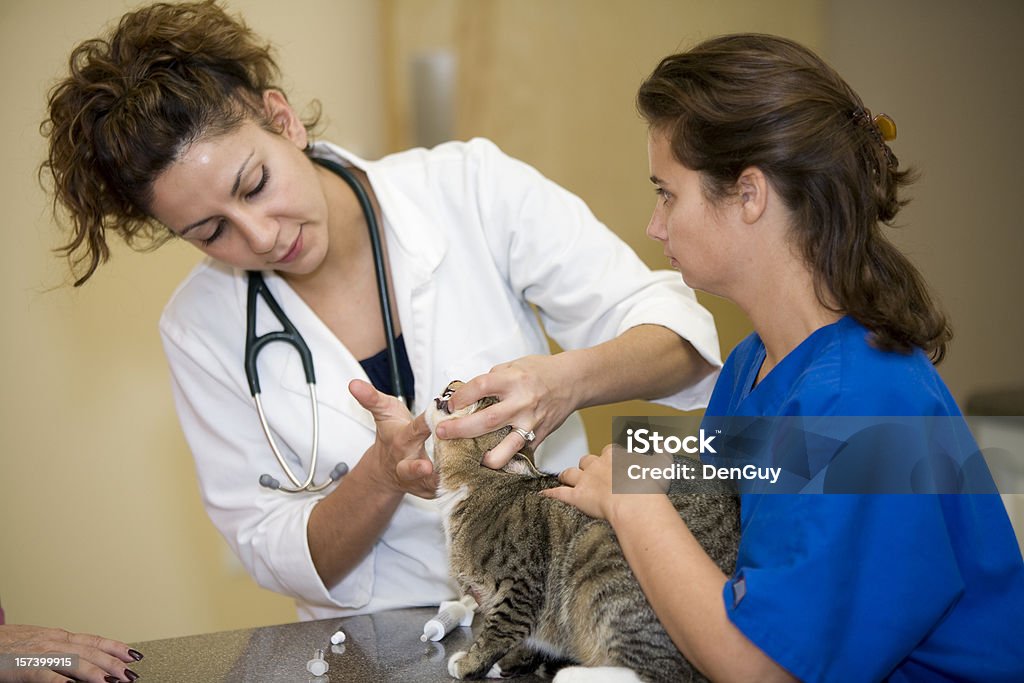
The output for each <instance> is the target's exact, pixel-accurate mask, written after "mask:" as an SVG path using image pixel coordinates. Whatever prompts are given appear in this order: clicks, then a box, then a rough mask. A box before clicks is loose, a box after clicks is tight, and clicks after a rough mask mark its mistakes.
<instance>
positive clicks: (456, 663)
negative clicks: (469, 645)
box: [448, 650, 502, 681]
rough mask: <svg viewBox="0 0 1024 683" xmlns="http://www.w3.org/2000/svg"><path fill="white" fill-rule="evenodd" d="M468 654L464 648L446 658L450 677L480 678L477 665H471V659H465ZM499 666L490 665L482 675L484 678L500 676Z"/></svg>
mask: <svg viewBox="0 0 1024 683" xmlns="http://www.w3.org/2000/svg"><path fill="white" fill-rule="evenodd" d="M467 654H469V653H468V652H466V651H465V650H463V651H462V652H456V653H455V654H453V655H452V656H451V657H449V658H448V675H449V676H451V677H452V678H457V679H459V680H460V681H461V680H462V679H464V678H480V672H479V671H478V668H479V667H476V666H474V665H473V661H472V659H470V660H468V661H467V660H466V655H467ZM501 677H502V676H501V667H500V666H498V665H497V664H494V665H493V666H491V668H490V670H489V671H488V672H487V673H486V674H485V675H484V678H501Z"/></svg>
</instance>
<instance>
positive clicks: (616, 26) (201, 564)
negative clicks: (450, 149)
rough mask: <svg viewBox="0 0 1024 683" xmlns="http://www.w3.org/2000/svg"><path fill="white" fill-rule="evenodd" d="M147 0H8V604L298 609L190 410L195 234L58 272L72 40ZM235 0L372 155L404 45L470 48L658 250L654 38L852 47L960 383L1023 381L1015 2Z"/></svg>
mask: <svg viewBox="0 0 1024 683" xmlns="http://www.w3.org/2000/svg"><path fill="white" fill-rule="evenodd" d="M132 5H133V3H127V2H122V1H118V0H89V2H78V1H76V0H62V1H57V0H46V1H44V2H36V1H35V0H7V1H6V2H3V3H0V65H2V66H0V69H2V73H3V81H2V82H3V83H4V85H5V86H6V94H7V95H8V97H7V99H6V106H5V107H4V108H3V109H2V111H0V121H2V124H3V125H2V126H0V131H2V133H0V134H2V135H3V136H4V140H3V142H4V152H5V154H4V161H5V163H4V164H3V166H2V167H0V192H2V197H3V205H4V208H5V215H4V218H5V221H6V224H7V228H6V230H7V235H8V241H7V243H6V249H4V250H3V254H2V256H0V259H2V267H0V278H3V282H2V284H3V286H2V289H0V297H2V301H3V310H4V311H5V312H6V313H7V315H8V316H9V320H8V324H7V325H6V326H5V333H4V335H3V342H2V344H3V345H4V351H5V353H4V354H3V361H0V362H2V373H0V380H2V382H3V389H2V391H3V396H4V402H3V406H2V407H0V411H2V412H0V434H2V435H3V437H4V439H5V444H4V449H3V455H2V456H0V463H2V466H0V484H2V485H3V492H2V493H0V600H2V602H3V605H4V607H5V608H6V610H7V612H8V617H9V619H12V620H16V621H28V622H36V623H51V624H60V625H64V626H66V627H68V628H71V629H74V630H88V631H94V632H102V633H104V634H107V635H110V636H113V637H117V638H122V639H126V640H131V641H139V640H146V639H151V638H160V637H166V636H173V635H178V634H184V633H197V632H205V631H214V630H221V629H226V628H234V627H241V626H250V625H257V624H266V623H274V622H280V621H287V620H291V619H293V618H294V612H293V610H292V607H291V604H290V602H289V601H288V600H286V599H284V598H281V597H278V596H275V595H272V594H270V593H268V592H266V591H263V590H261V589H259V588H257V587H255V585H254V584H253V583H252V582H251V581H250V580H249V579H248V578H247V577H246V576H245V575H244V574H241V573H239V571H238V569H237V566H235V565H234V564H233V562H232V561H231V559H230V558H229V557H228V555H227V552H226V546H225V544H224V543H223V541H222V540H221V539H220V537H219V536H218V535H217V533H216V532H215V531H214V529H213V528H212V526H211V525H210V523H209V521H208V520H207V518H206V516H205V513H204V512H203V510H202V506H201V504H200V502H199V499H198V493H197V489H196V485H195V477H194V472H193V469H192V463H191V458H190V456H189V454H188V451H187V448H186V446H185V444H184V441H183V439H182V437H181V434H180V431H179V429H178V426H177V422H176V419H175V416H174V413H173V407H172V405H171V399H170V395H169V390H168V378H167V372H166V369H165V366H164V361H163V358H162V353H161V350H160V346H159V338H158V335H157V331H156V321H157V318H158V316H159V312H160V309H161V307H162V306H163V304H164V302H165V300H166V298H167V297H168V295H169V294H170V292H171V291H172V289H173V288H174V286H175V285H176V283H177V282H178V281H179V280H180V278H181V277H182V276H183V275H184V273H185V272H187V270H188V269H189V268H190V267H191V265H192V264H193V263H194V262H195V260H196V254H195V253H194V252H193V251H190V250H189V248H187V247H185V246H183V245H174V244H172V245H168V246H167V247H165V248H164V249H162V250H161V251H160V252H157V253H155V254H148V255H137V254H132V253H129V252H127V251H126V250H125V249H123V248H118V249H116V250H115V253H114V259H113V261H112V262H111V263H110V264H108V265H107V266H106V267H104V268H103V269H101V271H100V272H99V274H98V275H97V276H96V277H95V278H94V279H93V281H91V282H90V283H89V284H88V285H87V286H86V287H85V288H83V289H81V290H75V291H73V290H71V289H70V288H68V287H64V286H60V285H62V284H63V283H64V281H65V272H64V270H63V264H62V263H61V262H60V261H58V260H57V259H55V258H53V256H52V255H51V254H50V253H49V250H50V249H51V248H52V247H53V246H55V245H56V244H57V242H58V235H57V233H56V230H55V228H54V226H53V225H52V222H51V220H50V218H49V215H48V211H47V205H46V199H45V197H44V195H43V194H42V192H41V190H40V189H39V188H38V185H37V183H36V181H35V176H34V173H35V168H36V166H37V164H38V162H39V161H40V160H41V158H42V156H43V153H44V145H43V141H42V140H41V139H40V137H39V136H38V133H37V126H38V122H39V121H40V119H41V118H42V110H43V98H44V93H45V91H46V88H47V86H48V85H49V83H51V82H52V79H53V78H54V76H55V75H56V74H58V73H59V72H60V70H61V69H62V67H63V64H64V60H65V59H66V55H67V52H68V51H69V48H70V46H71V45H72V44H73V43H75V42H76V41H78V40H81V39H83V38H86V37H89V36H92V35H93V34H95V33H96V31H97V30H98V29H99V28H100V27H101V26H102V25H104V24H105V23H106V22H107V21H109V20H110V19H112V18H114V17H116V16H118V15H119V14H120V13H121V12H122V11H124V10H125V9H126V8H128V7H131V6H132ZM968 5H970V8H969V7H968ZM230 6H231V7H232V8H234V9H237V10H239V11H242V12H244V14H245V15H246V16H247V17H248V19H249V21H250V23H251V24H252V25H253V26H254V27H255V28H256V29H257V30H260V31H261V32H263V33H264V34H265V35H267V36H268V37H269V38H271V39H272V40H273V41H274V42H275V43H276V44H277V45H278V47H279V53H280V55H281V65H282V67H283V70H284V72H285V81H284V85H285V87H286V88H287V89H288V90H289V92H290V95H291V99H292V101H293V102H294V103H296V104H297V105H300V106H301V105H302V104H303V103H305V102H306V101H308V100H309V99H310V98H311V97H313V96H316V97H319V98H320V99H321V100H322V101H323V105H324V112H325V114H326V117H327V120H328V121H329V123H330V124H331V125H330V127H329V128H328V131H327V133H326V134H325V136H324V137H326V138H329V139H333V140H335V141H337V142H340V143H342V144H344V145H347V146H349V147H351V148H353V149H354V150H355V151H357V152H359V153H362V154H364V155H367V156H370V157H373V156H377V155H379V154H381V153H383V152H385V151H388V150H391V149H397V148H400V147H403V146H405V145H407V144H408V143H409V142H410V140H411V138H410V137H409V135H408V133H407V132H406V131H407V130H408V128H407V127H408V125H409V121H408V116H407V111H408V97H407V95H406V93H407V92H408V86H409V84H408V80H407V63H408V59H409V58H410V57H411V56H414V55H415V54H416V53H417V52H418V51H421V50H425V49H434V48H438V47H441V48H448V49H452V50H454V51H455V52H456V54H457V55H458V57H459V58H460V69H461V71H460V79H461V80H460V84H461V88H460V93H459V104H460V108H459V119H458V121H457V129H456V133H457V135H458V136H460V137H467V136H470V135H486V136H489V137H492V138H494V139H495V140H497V141H498V142H499V144H501V145H502V146H503V147H504V148H505V149H506V150H507V151H509V152H510V153H512V154H514V155H516V156H519V157H521V158H523V159H525V160H527V161H528V162H530V163H532V164H534V165H535V166H537V167H538V168H539V169H540V170H541V171H543V172H544V173H546V174H547V175H548V176H550V177H551V178H553V179H554V180H556V181H558V182H560V183H562V184H563V185H565V186H566V187H568V188H570V189H571V190H573V191H575V192H576V193H578V194H579V195H581V196H582V197H583V198H584V199H585V200H586V201H587V202H588V203H589V204H590V205H591V206H592V208H593V209H594V211H595V213H596V214H597V215H598V216H599V217H600V218H602V219H603V220H604V221H605V222H606V223H608V224H609V225H610V226H611V227H613V228H614V229H616V230H618V231H619V232H620V233H621V234H622V235H623V236H624V237H625V238H626V239H627V241H629V242H630V243H631V244H633V245H634V246H635V247H636V248H637V250H638V251H640V253H641V254H642V255H643V256H644V258H645V259H646V260H647V261H648V263H650V264H651V265H654V266H657V267H661V266H662V265H663V261H662V258H661V254H660V250H658V249H657V247H656V246H654V245H653V243H650V242H649V241H647V240H646V238H644V237H643V229H644V227H645V225H646V221H647V217H648V214H649V211H650V209H651V207H652V204H653V194H652V192H651V189H650V186H649V183H648V182H647V180H646V178H647V175H648V173H647V161H646V152H645V130H644V127H643V124H642V123H641V122H640V120H639V119H638V118H637V116H636V114H635V112H634V108H633V93H634V91H635V88H636V86H637V85H638V83H639V82H640V80H641V79H642V78H643V77H644V76H645V75H646V74H647V73H648V72H649V71H650V70H651V68H653V66H654V64H655V63H656V61H657V60H658V58H660V57H661V56H663V55H664V54H667V53H669V52H672V51H675V50H678V49H682V48H685V47H686V46H687V45H690V44H692V43H693V42H694V41H696V40H698V39H700V38H702V37H705V36H709V35H713V34H717V33H722V32H728V31H739V30H757V31H767V32H774V33H781V34H783V35H788V36H791V37H794V38H797V39H798V40H802V41H804V42H806V43H807V44H809V45H810V46H812V47H814V48H817V49H819V50H821V51H823V52H824V53H825V54H826V55H829V56H831V57H833V59H834V60H835V61H836V63H837V64H838V65H839V66H840V68H841V70H843V72H844V73H846V74H847V76H848V77H849V80H850V81H851V82H852V83H853V85H854V86H855V87H857V88H858V89H860V90H861V92H862V93H863V94H864V96H865V99H866V100H867V101H868V103H869V106H872V107H875V108H876V109H885V110H887V111H889V112H890V113H892V114H893V115H894V117H895V118H896V120H897V122H898V123H899V125H900V139H899V140H898V142H897V145H896V152H897V154H899V155H900V157H901V159H904V160H905V161H909V162H914V163H916V164H918V165H919V166H921V167H922V168H923V169H924V170H925V174H926V175H925V179H924V180H923V181H922V184H921V186H920V189H919V190H918V192H916V197H917V201H916V202H915V204H914V205H913V206H912V207H911V208H910V209H908V210H907V214H906V219H905V222H906V223H908V227H907V228H906V229H905V230H904V231H903V233H902V234H901V236H900V239H901V240H906V241H905V242H901V243H903V244H905V245H906V246H908V248H910V249H911V251H912V252H913V256H914V258H915V260H916V261H917V262H918V263H919V264H920V265H921V267H922V269H923V270H924V271H925V273H926V274H927V275H928V277H929V278H930V279H932V280H933V281H934V282H936V284H937V287H938V288H939V291H940V294H941V295H942V297H943V299H944V301H945V302H946V303H947V305H949V307H950V308H951V310H952V312H953V314H954V321H955V322H958V323H959V328H958V331H959V337H958V340H957V345H956V346H955V347H954V351H953V355H952V357H951V358H950V360H949V362H948V364H947V365H945V366H943V367H944V369H943V372H944V373H946V377H947V379H948V380H949V381H950V383H951V385H952V386H953V388H954V391H955V393H957V396H958V398H963V397H964V396H965V395H966V394H967V393H969V392H970V391H973V390H974V389H975V388H983V387H987V386H995V385H997V384H1000V383H1002V382H1005V381H1011V380H1014V381H1018V382H1020V380H1021V364H1020V363H1019V362H1015V361H1011V362H1007V361H1006V360H1005V359H1014V358H1016V356H1015V355H1014V351H1016V349H1018V348H1020V347H1021V346H1022V343H1021V342H1022V341H1024V340H1022V339H1021V331H1020V325H1021V316H1020V315H1019V313H1018V312H1017V308H1018V307H1017V306H1016V305H1015V303H1016V302H1015V301H1013V295H1014V294H1016V293H1018V292H1020V291H1021V287H1020V277H1019V275H1017V273H1019V267H1018V266H1017V263H1019V261H1020V256H1021V254H1022V249H1021V243H1020V239H1021V237H1020V232H1019V231H1014V230H1013V228H1014V227H1015V226H1014V224H1013V216H1012V212H1013V211H1014V208H1013V207H1014V199H1015V197H1016V195H1017V193H1015V192H1014V190H1013V189H1012V188H1010V187H1008V184H1009V182H1011V180H1012V179H1013V178H1014V174H1013V171H1012V169H1011V168H1010V161H1011V160H1012V159H1014V158H1015V155H1014V154H1013V153H1014V152H1016V156H1019V152H1020V151H1021V145H1020V136H1021V132H1020V129H1019V127H1018V126H1017V123H1016V121H1017V120H1018V119H1019V118H1020V113H1021V103H1020V86H1019V85H1018V84H1017V83H1016V81H1013V80H1012V79H1004V78H1000V75H1001V74H1004V73H1007V72H1009V73H1014V72H1015V71H1017V70H1019V67H1020V66H1021V61H1022V60H1021V52H1020V48H1011V47H1009V46H1010V45H1013V44H1015V43H1014V41H1012V40H1009V38H1011V37H1015V35H1016V34H1017V33H1019V31H1020V28H1021V27H1022V26H1021V24H1022V22H1021V17H1020V10H1019V9H1018V7H1019V5H1018V3H1015V2H1005V3H996V2H991V3H980V4H975V3H954V2H949V1H947V2H944V3H938V4H936V3H931V2H928V3H925V2H923V0H918V1H917V2H910V3H897V4H896V6H894V4H893V3H886V4H885V5H884V8H883V5H882V3H880V2H877V1H876V0H868V1H867V2H861V3H846V2H841V1H840V0H829V1H826V0H794V1H790V2H785V3H763V2H758V1H757V0H749V1H744V2H740V1H739V0H731V1H723V0H719V1H717V2H713V3H712V2H705V1H703V0H688V1H681V0H664V1H655V0H645V1H640V2H633V1H630V2H626V1H623V2H609V1H603V0H562V1H559V2H547V1H541V0H519V1H517V0H463V1H456V0H430V1H427V0H383V1H382V2H380V3H377V2H373V0H348V1H346V2H338V1H336V0H297V1H296V2H293V3H289V4H287V5H285V6H284V7H283V9H282V5H281V3H279V2H276V1H274V0H234V1H233V2H230ZM977 7H981V8H982V9H981V10H977V9H971V8H977ZM933 8H935V9H933ZM880 16H887V17H889V19H888V22H880V21H879V17H880ZM1004 37H1005V38H1006V40H1005V41H1003V38H1004ZM382 54H387V55H389V56H388V57H387V59H385V60H383V61H382V59H381V55H382ZM1008 63H1009V64H1011V65H1013V66H1012V67H1010V66H1008ZM385 64H387V65H389V67H388V68H385V66H384V65H385ZM894 65H895V66H894ZM385 103H386V106H385ZM705 302H706V303H707V305H708V306H709V307H710V308H711V309H712V310H713V312H714V313H715V315H716V317H717V318H718V320H719V325H720V328H721V329H722V342H723V350H724V351H728V350H729V349H730V348H731V347H732V345H733V344H734V343H735V342H736V341H737V340H738V339H739V338H740V337H741V336H742V335H743V334H745V333H746V332H747V330H748V329H749V327H748V324H747V322H746V321H745V320H744V319H743V318H742V316H741V315H740V314H738V312H737V311H736V310H735V309H734V308H733V307H732V306H730V305H728V304H726V303H725V302H722V301H720V300H714V299H711V298H706V299H705ZM965 321H970V322H969V323H967V324H966V325H965ZM993 329H996V330H997V331H998V333H997V334H992V333H991V330H993ZM647 410H649V408H647V407H646V406H643V405H635V406H628V407H621V406H620V407H617V408H614V409H610V410H606V411H588V415H587V418H588V423H589V427H590V434H591V439H592V442H593V443H595V444H599V443H601V442H602V441H603V440H605V438H606V434H607V425H608V418H609V417H610V416H611V415H612V414H615V413H619V414H622V413H624V412H633V411H647ZM241 485H253V486H255V483H243V484H241Z"/></svg>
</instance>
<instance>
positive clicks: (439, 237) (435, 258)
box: [313, 142, 448, 289]
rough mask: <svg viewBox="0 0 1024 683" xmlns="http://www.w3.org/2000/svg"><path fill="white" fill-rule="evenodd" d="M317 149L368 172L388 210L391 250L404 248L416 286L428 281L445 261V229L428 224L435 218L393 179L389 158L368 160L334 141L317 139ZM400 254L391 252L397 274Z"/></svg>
mask: <svg viewBox="0 0 1024 683" xmlns="http://www.w3.org/2000/svg"><path fill="white" fill-rule="evenodd" d="M313 149H314V155H315V156H318V157H323V158H328V159H331V160H333V161H336V162H338V163H341V164H344V165H347V166H354V167H355V168H358V169H360V170H362V171H363V172H365V173H366V175H367V177H368V178H369V180H370V185H371V186H372V187H373V193H374V195H375V196H376V197H377V203H378V204H379V205H380V207H381V212H382V213H383V214H384V221H383V223H384V224H383V225H382V226H381V229H382V230H384V231H385V232H386V234H387V240H388V248H389V250H393V249H394V248H395V247H396V246H397V247H398V248H399V249H401V250H402V251H403V252H404V254H403V256H404V258H402V259H401V261H402V262H403V263H402V266H403V268H408V269H411V270H409V271H406V272H404V275H407V276H411V282H410V283H409V284H410V285H411V286H412V288H413V289H416V288H418V287H420V286H422V285H423V284H426V283H427V282H428V281H429V280H430V278H431V276H432V275H433V273H434V271H435V270H437V267H438V266H439V265H440V264H441V261H442V259H443V258H444V255H445V253H446V252H447V250H448V243H447V241H446V240H445V238H444V233H443V232H442V231H441V230H435V229H426V228H425V224H428V223H430V222H433V218H432V217H431V216H428V215H426V214H424V213H423V212H422V211H421V210H420V208H419V207H418V206H417V205H415V204H414V203H413V202H411V201H410V200H409V199H408V198H407V197H406V195H405V194H403V193H402V192H401V191H399V190H398V188H396V187H395V186H394V185H393V184H392V183H391V182H390V180H389V179H388V175H387V170H386V164H387V162H386V161H366V160H365V159H362V158H360V157H358V156H356V155H355V154H353V153H352V152H350V151H348V150H346V149H343V148H341V147H338V146H337V145H335V144H332V143H330V142H317V143H315V144H314V145H313ZM396 256H397V255H396V254H394V253H392V254H391V255H390V259H391V262H392V277H395V276H396V274H395V272H394V271H395V266H396V265H397V261H398V259H396ZM396 286H397V283H396Z"/></svg>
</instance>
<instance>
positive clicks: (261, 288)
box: [245, 157, 407, 493]
mask: <svg viewBox="0 0 1024 683" xmlns="http://www.w3.org/2000/svg"><path fill="white" fill-rule="evenodd" d="M310 158H311V159H312V160H313V161H314V162H315V163H318V164H320V165H321V166H323V167H324V168H326V169H328V170H330V171H332V172H334V173H335V174H337V175H338V176H340V177H341V178H342V180H344V181H345V182H346V183H348V185H349V187H351V188H352V191H353V192H355V194H356V198H357V199H358V200H359V206H360V208H361V209H362V210H363V215H364V216H365V218H366V226H367V228H368V229H369V231H370V245H371V248H372V250H373V265H374V268H375V270H376V272H377V292H378V294H379V296H380V310H381V315H382V317H383V319H384V337H385V340H386V343H387V357H388V369H389V370H390V372H391V386H392V387H394V390H395V394H396V396H398V398H399V399H401V400H402V402H403V403H407V400H406V397H405V390H404V388H403V387H402V378H401V376H400V375H399V373H398V353H397V351H396V350H395V335H394V323H393V321H392V319H391V294H390V292H389V291H388V282H387V277H386V274H385V272H384V254H383V250H382V249H381V245H380V228H379V227H378V225H377V217H376V215H375V214H374V211H373V205H372V204H370V198H369V196H368V195H367V194H366V190H364V189H363V186H362V185H361V184H360V183H359V180H358V179H357V178H356V177H355V175H354V174H353V173H352V172H351V171H350V170H348V169H347V168H345V167H344V166H342V165H341V164H338V163H335V162H334V161H331V160H329V159H320V158H317V157H310ZM248 275H249V293H248V299H247V302H246V323H245V376H246V379H248V380H249V392H250V393H251V394H252V398H253V401H255V403H256V412H257V413H259V418H260V426H261V427H262V428H263V434H264V435H265V436H266V437H267V442H268V443H269V444H270V449H271V450H272V451H273V452H274V457H275V458H277V463H278V464H279V465H280V466H281V469H282V470H284V473H285V476H287V477H288V481H289V482H291V486H282V485H281V482H280V481H278V480H277V479H276V478H274V477H272V476H270V475H269V474H262V475H260V486H264V487H266V488H268V489H275V490H278V491H284V492H285V493H301V492H303V491H306V492H309V493H316V492H317V491H323V490H324V489H325V488H327V487H328V486H330V485H331V484H333V483H334V482H336V481H338V480H339V479H341V477H342V476H344V475H345V473H346V472H348V465H346V464H345V463H344V462H339V463H338V464H337V465H335V466H334V469H333V470H331V473H330V474H329V475H328V479H327V481H325V482H323V483H320V484H314V483H313V474H314V473H315V472H316V461H317V454H318V451H319V442H320V417H319V414H320V411H319V408H318V406H317V401H316V375H315V373H314V372H313V354H312V353H310V350H309V346H307V345H306V341H305V340H304V339H303V338H302V335H301V334H299V331H298V329H296V327H295V325H293V324H292V321H291V320H289V319H288V316H287V315H285V313H284V311H283V310H282V309H281V305H280V304H278V303H277V300H276V299H275V298H274V296H273V294H271V293H270V288H268V287H267V283H266V282H265V281H264V280H263V275H262V273H260V272H259V271H255V270H251V271H249V273H248ZM260 298H262V299H263V301H264V303H266V305H267V308H269V309H270V312H271V313H273V314H274V317H276V318H277V320H278V322H279V323H281V328H282V329H280V330H277V331H275V332H268V333H266V334H262V335H257V334H256V306H257V304H258V303H259V302H258V300H259V299H260ZM278 341H279V342H284V343H286V344H290V345H291V346H293V347H294V348H295V350H296V351H297V352H298V353H299V358H301V359H302V371H303V372H304V373H305V375H306V385H307V387H308V388H309V401H310V407H311V411H312V413H313V448H312V453H311V455H310V457H309V473H308V474H307V475H306V476H305V477H303V478H300V477H297V476H296V475H295V472H294V471H292V468H291V466H290V465H289V464H288V461H287V460H285V458H284V456H283V455H281V451H280V449H278V447H277V442H276V441H275V440H274V436H273V434H271V431H270V425H269V423H268V422H267V416H266V413H265V412H264V410H263V401H261V400H260V376H259V370H258V369H257V367H256V358H257V356H259V353H260V351H261V350H262V349H263V347H264V346H266V345H267V344H270V343H273V342H278Z"/></svg>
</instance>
